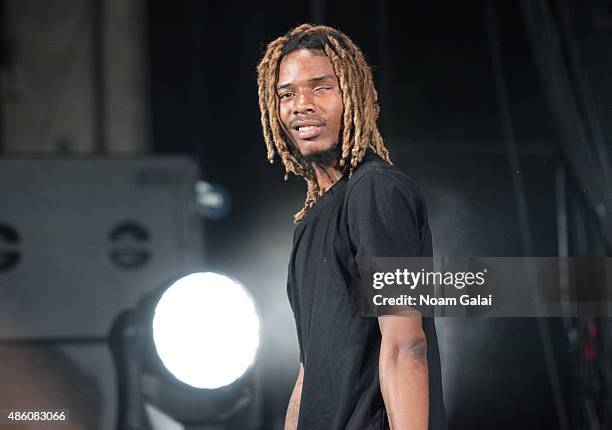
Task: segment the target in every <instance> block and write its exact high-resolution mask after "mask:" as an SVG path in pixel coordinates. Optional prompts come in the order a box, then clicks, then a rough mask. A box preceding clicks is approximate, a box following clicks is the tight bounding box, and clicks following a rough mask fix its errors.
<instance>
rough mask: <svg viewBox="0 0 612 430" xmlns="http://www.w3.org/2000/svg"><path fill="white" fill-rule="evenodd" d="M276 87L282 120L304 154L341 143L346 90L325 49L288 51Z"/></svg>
mask: <svg viewBox="0 0 612 430" xmlns="http://www.w3.org/2000/svg"><path fill="white" fill-rule="evenodd" d="M276 88H277V93H278V97H279V101H280V112H279V114H280V120H281V122H282V124H283V126H284V128H285V130H286V132H287V133H288V134H290V136H291V138H292V139H293V141H294V142H295V143H296V144H297V146H298V149H299V151H300V153H301V154H302V155H303V156H307V157H308V156H312V155H314V154H317V153H321V152H324V151H328V150H329V149H330V148H332V147H334V146H335V145H337V144H338V141H339V137H340V128H341V125H342V111H343V105H342V91H341V89H340V86H339V84H338V78H337V77H336V74H335V73H334V68H333V66H332V64H331V62H330V61H329V58H327V56H326V55H325V54H324V53H323V52H322V51H320V50H312V49H299V50H297V51H293V52H291V53H290V54H287V55H286V56H285V57H284V58H283V60H282V61H281V63H280V67H279V73H278V84H277V87H276Z"/></svg>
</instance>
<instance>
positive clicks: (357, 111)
mask: <svg viewBox="0 0 612 430" xmlns="http://www.w3.org/2000/svg"><path fill="white" fill-rule="evenodd" d="M298 49H316V50H320V51H322V52H323V53H324V54H325V55H326V56H327V57H328V58H329V60H330V61H331V63H332V66H333V68H334V73H335V74H336V76H337V77H338V80H339V83H340V89H341V92H342V103H343V108H344V109H343V114H342V127H341V130H340V135H341V137H342V153H341V155H340V160H339V163H338V165H339V168H340V169H341V171H342V173H343V174H346V173H348V175H349V178H350V177H351V176H352V174H353V170H354V169H355V168H356V167H357V166H358V165H359V163H361V160H362V159H363V156H364V154H365V152H366V149H367V148H368V147H369V148H371V149H372V150H373V151H374V152H376V153H377V154H378V155H379V156H380V157H381V158H382V159H383V160H385V161H387V162H388V163H391V160H390V158H389V151H388V150H387V148H386V147H385V145H384V142H383V139H382V136H381V135H380V131H379V130H378V126H377V125H376V119H377V118H378V113H379V110H380V109H379V106H378V95H377V93H376V89H375V88H374V82H373V80H372V71H371V69H370V66H369V65H368V63H367V62H366V60H365V57H364V55H363V53H362V52H361V50H360V49H359V48H358V47H357V46H356V45H355V44H354V43H353V42H352V41H351V39H349V37H348V36H346V35H345V34H344V33H342V32H340V31H338V30H335V29H333V28H331V27H326V26H323V25H317V26H315V25H311V24H302V25H300V26H298V27H296V28H294V29H292V30H290V31H289V32H287V33H286V34H285V35H284V36H281V37H279V38H277V39H276V40H274V41H272V42H270V43H269V44H268V47H267V49H266V52H265V54H264V56H263V58H262V59H261V61H260V63H259V65H258V66H257V85H258V92H259V109H260V111H261V125H262V128H263V135H264V140H265V143H266V147H267V150H268V154H267V157H268V160H269V161H270V163H273V162H274V156H275V154H278V156H279V157H280V159H281V161H282V163H283V165H284V166H285V180H287V178H288V174H289V172H291V173H293V174H294V175H296V176H301V177H303V178H304V180H305V181H306V185H307V192H306V201H305V202H304V207H303V208H302V210H300V211H299V212H298V213H296V214H295V216H294V223H298V222H300V221H301V220H302V219H303V218H304V216H305V215H306V212H307V211H308V209H310V208H311V207H312V206H313V205H314V204H315V203H316V202H317V200H318V198H319V196H320V195H321V190H320V189H319V185H318V183H317V180H316V177H315V174H314V169H313V168H312V166H309V165H303V164H301V162H300V157H299V154H297V153H296V151H298V149H297V147H296V145H295V144H294V143H293V141H292V140H291V137H289V136H288V135H287V133H285V130H284V129H283V127H282V124H281V122H280V118H279V98H278V95H277V92H276V84H277V80H278V71H279V66H280V63H281V60H282V59H283V58H284V57H285V56H286V55H287V54H289V53H291V52H293V51H296V50H298Z"/></svg>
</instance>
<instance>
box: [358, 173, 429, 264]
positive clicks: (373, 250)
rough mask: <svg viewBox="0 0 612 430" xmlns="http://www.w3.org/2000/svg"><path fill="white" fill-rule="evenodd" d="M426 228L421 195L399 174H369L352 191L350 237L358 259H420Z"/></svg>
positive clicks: (409, 181)
mask: <svg viewBox="0 0 612 430" xmlns="http://www.w3.org/2000/svg"><path fill="white" fill-rule="evenodd" d="M426 224H427V219H426V209H425V206H424V200H423V198H422V195H421V193H420V191H419V190H418V188H417V187H416V185H415V184H414V183H412V182H411V180H410V179H409V178H408V177H406V176H405V175H403V174H401V173H399V172H397V173H396V172H392V171H386V170H373V171H369V172H367V173H366V174H364V175H363V176H362V177H360V178H359V179H358V180H357V182H356V183H355V184H354V185H353V186H352V187H351V188H350V190H349V195H348V225H349V235H350V239H351V242H352V244H353V246H354V247H355V248H356V250H357V252H356V256H355V257H356V258H360V257H419V256H420V255H421V241H422V240H421V238H422V233H423V232H422V230H423V229H424V227H425V226H426Z"/></svg>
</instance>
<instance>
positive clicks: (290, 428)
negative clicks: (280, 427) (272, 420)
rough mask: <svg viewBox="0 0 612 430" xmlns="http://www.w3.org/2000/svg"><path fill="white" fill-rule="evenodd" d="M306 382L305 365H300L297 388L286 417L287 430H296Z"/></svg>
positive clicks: (296, 382)
mask: <svg viewBox="0 0 612 430" xmlns="http://www.w3.org/2000/svg"><path fill="white" fill-rule="evenodd" d="M303 381H304V365H303V364H302V363H300V373H299V375H298V377H297V381H295V387H293V392H292V393H291V398H290V399H289V406H288V407H287V415H285V430H296V429H297V425H298V416H299V414H300V400H301V399H302V383H303Z"/></svg>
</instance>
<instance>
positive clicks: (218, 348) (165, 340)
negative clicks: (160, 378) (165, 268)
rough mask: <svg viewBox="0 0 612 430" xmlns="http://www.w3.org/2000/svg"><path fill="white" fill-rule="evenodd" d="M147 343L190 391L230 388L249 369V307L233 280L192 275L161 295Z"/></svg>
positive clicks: (254, 342)
mask: <svg viewBox="0 0 612 430" xmlns="http://www.w3.org/2000/svg"><path fill="white" fill-rule="evenodd" d="M153 340H154V343H155V348H156V350H157V354H158V355H159V358H160V359H161V361H162V363H163V364H164V366H165V367H166V369H168V371H169V372H170V373H172V374H173V375H174V376H175V377H176V378H177V379H178V380H180V381H181V382H184V383H185V384H188V385H191V386H192V387H195V388H207V389H215V388H220V387H224V386H226V385H230V384H231V383H233V382H234V381H236V380H237V379H239V378H240V377H241V376H242V375H243V374H244V373H245V372H247V371H248V370H249V368H250V367H251V366H252V365H253V362H254V360H255V357H256V355H257V351H258V349H259V342H260V323H259V316H258V315H257V310H256V308H255V303H254V302H253V299H252V298H251V295H250V294H249V293H248V291H247V290H246V289H245V288H244V287H243V286H242V285H241V284H240V283H238V282H237V281H235V280H233V279H231V278H229V277H227V276H224V275H220V274H217V273H212V272H205V273H193V274H191V275H188V276H185V277H183V278H181V279H179V280H178V281H176V282H175V283H173V284H172V285H171V286H170V287H169V288H168V289H167V290H166V291H165V292H164V293H163V294H162V296H161V298H160V299H159V302H158V303H157V306H156V307H155V314H154V317H153Z"/></svg>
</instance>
